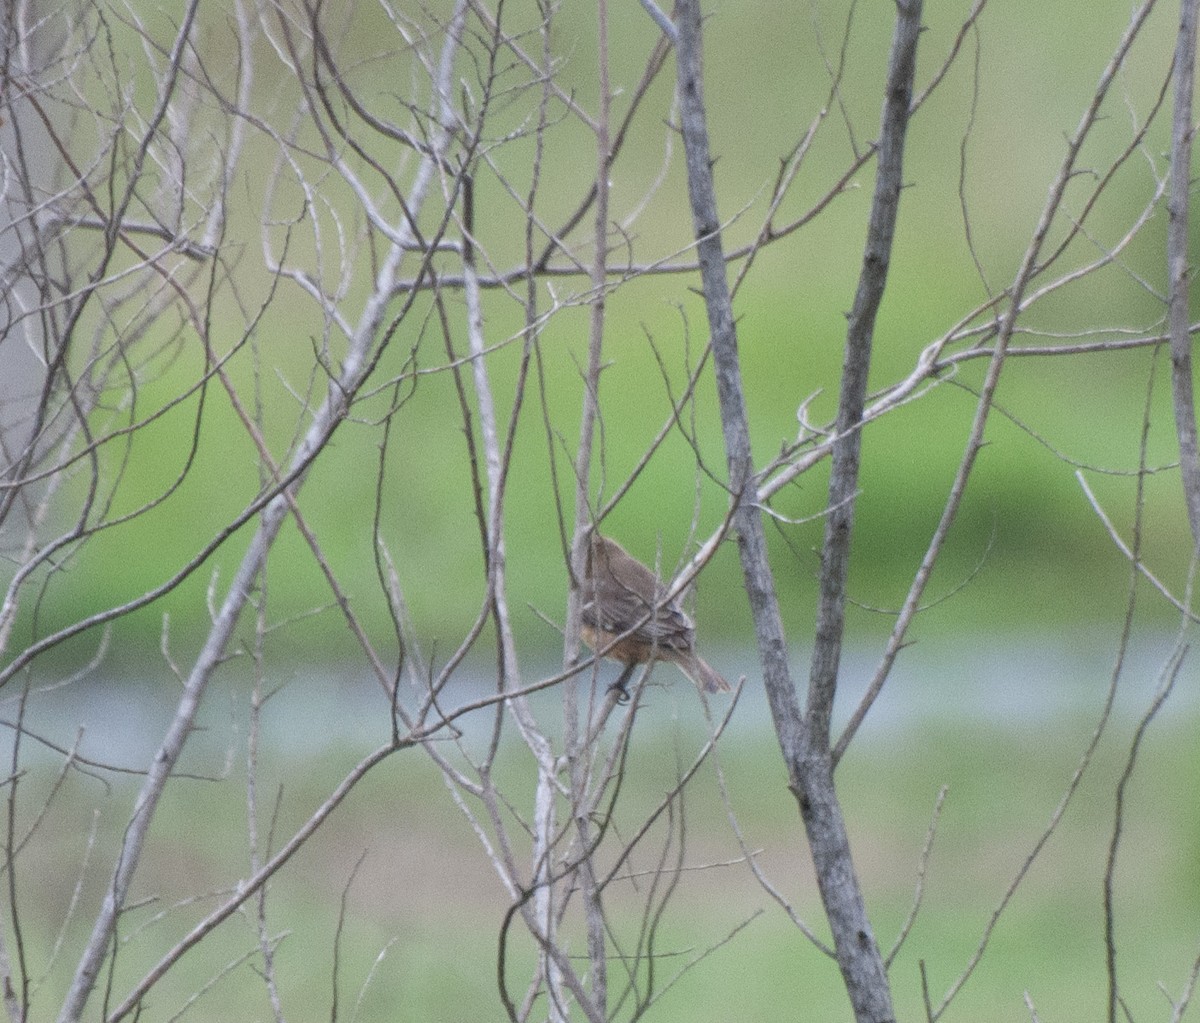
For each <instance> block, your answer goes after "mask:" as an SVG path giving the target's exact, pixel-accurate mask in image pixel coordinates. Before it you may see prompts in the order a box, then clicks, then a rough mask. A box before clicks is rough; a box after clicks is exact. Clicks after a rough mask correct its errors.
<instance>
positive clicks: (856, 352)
mask: <svg viewBox="0 0 1200 1023" xmlns="http://www.w3.org/2000/svg"><path fill="white" fill-rule="evenodd" d="M896 9H897V18H896V28H895V33H894V35H893V36H892V50H891V57H890V59H889V62H888V78H887V92H886V96H885V99H884V106H883V125H882V130H881V133H880V139H879V167H878V171H877V172H876V175H875V195H874V199H873V200H872V202H871V216H870V221H869V223H868V225H867V242H866V249H865V251H864V253H863V265H862V271H861V272H860V274H859V278H858V290H857V291H856V293H855V295H854V306H853V308H852V310H851V312H850V322H849V327H848V329H847V331H846V351H845V355H844V358H843V362H842V391H841V397H840V399H839V401H838V414H837V426H836V436H837V440H836V442H835V443H834V446H833V457H832V464H831V467H830V472H829V504H828V509H829V510H828V517H827V518H826V520H825V542H824V543H823V545H822V547H821V583H820V603H819V605H818V608H817V629H816V638H815V640H814V643H813V655H812V666H811V669H810V672H809V679H808V705H807V708H806V709H807V715H808V726H809V735H810V737H811V738H812V740H813V742H815V743H817V744H819V745H820V747H821V748H822V749H828V747H829V721H830V715H831V714H832V712H833V697H834V694H835V693H836V692H837V680H838V666H839V663H840V661H841V653H842V634H843V632H844V629H845V623H846V577H847V576H848V574H849V571H850V539H851V535H852V533H853V530H854V507H855V503H856V496H857V491H858V475H859V464H860V451H861V448H862V431H861V429H860V427H861V425H862V415H863V405H864V403H865V402H866V396H867V377H868V374H869V373H870V369H871V342H872V339H873V337H874V333H875V317H876V314H877V313H878V311H879V303H880V301H881V300H882V299H883V291H884V288H885V286H886V285H887V274H888V266H889V264H890V262H891V255H892V239H893V237H894V235H895V230H896V215H897V213H898V211H899V208H900V189H901V187H902V186H903V184H904V180H903V174H904V138H905V134H906V132H907V128H908V112H909V105H910V104H911V103H912V90H913V75H914V73H915V70H916V63H917V38H918V36H919V35H920V32H921V0H901V2H899V3H897V5H896Z"/></svg>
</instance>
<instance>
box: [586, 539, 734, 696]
mask: <svg viewBox="0 0 1200 1023" xmlns="http://www.w3.org/2000/svg"><path fill="white" fill-rule="evenodd" d="M667 593H668V591H667V588H666V587H665V586H663V584H662V583H661V582H660V581H659V579H658V578H657V576H655V574H654V573H653V572H651V571H650V569H648V568H647V567H646V566H645V565H643V564H642V563H641V562H640V561H638V560H637V559H636V558H634V557H632V556H631V555H630V554H628V553H627V552H626V551H625V549H624V548H623V547H622V546H621V545H620V544H619V543H617V542H616V541H615V540H609V539H608V538H607V537H603V536H601V535H600V534H599V533H593V534H592V539H591V542H590V544H589V547H588V556H587V564H586V565H585V567H584V575H583V609H582V623H581V624H582V629H581V633H582V636H583V641H584V642H585V643H587V645H588V646H590V647H591V648H592V649H593V650H604V649H605V648H606V647H609V644H612V643H613V642H614V641H616V642H615V645H613V646H612V647H611V648H610V649H608V650H607V651H606V653H605V656H606V657H611V658H612V659H613V660H614V661H620V662H621V663H623V664H624V665H625V671H624V672H622V674H621V679H620V681H619V682H617V683H616V686H615V688H617V689H620V690H622V691H624V687H625V682H626V681H627V680H628V678H629V675H630V674H631V673H632V671H633V669H634V667H635V666H637V665H639V664H645V663H646V662H647V661H651V660H658V661H671V662H673V663H674V664H677V665H679V669H680V670H681V671H682V672H683V673H684V674H685V675H686V676H687V677H688V678H690V679H691V680H692V682H694V683H695V684H696V686H697V687H699V688H700V689H703V690H704V691H705V692H706V693H727V692H729V690H730V685H729V683H728V682H726V681H725V679H723V678H722V677H721V676H720V675H718V674H717V673H716V672H715V671H713V669H712V668H711V667H709V665H708V663H707V662H705V661H704V660H703V659H702V658H701V657H699V656H698V655H697V654H696V626H695V625H694V624H692V620H691V619H690V618H689V617H688V616H687V615H686V614H685V613H684V611H683V608H681V607H680V606H679V601H678V600H677V599H675V598H671V599H667ZM626 633H628V635H626Z"/></svg>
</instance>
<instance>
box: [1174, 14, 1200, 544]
mask: <svg viewBox="0 0 1200 1023" xmlns="http://www.w3.org/2000/svg"><path fill="white" fill-rule="evenodd" d="M1196 9H1197V0H1182V2H1181V4H1180V13H1179V38H1178V39H1177V41H1176V44H1175V115H1174V120H1173V122H1172V125H1171V193H1170V195H1169V196H1168V198H1167V218H1168V219H1167V271H1168V275H1169V278H1170V279H1169V281H1168V288H1169V297H1168V310H1167V315H1168V320H1169V324H1170V332H1171V390H1172V395H1173V398H1174V405H1175V432H1176V434H1177V435H1178V437H1179V470H1180V475H1181V476H1182V477H1183V497H1184V501H1185V503H1186V505H1187V513H1188V524H1189V525H1190V526H1191V528H1192V542H1193V543H1194V544H1197V545H1200V451H1197V444H1196V403H1195V398H1194V396H1193V393H1192V335H1191V330H1190V329H1189V328H1190V324H1189V323H1188V306H1189V302H1188V292H1189V289H1190V285H1191V282H1192V275H1191V268H1190V266H1189V263H1188V225H1189V216H1188V208H1189V199H1190V193H1191V189H1192V90H1193V88H1194V85H1195V82H1194V78H1195V70H1196Z"/></svg>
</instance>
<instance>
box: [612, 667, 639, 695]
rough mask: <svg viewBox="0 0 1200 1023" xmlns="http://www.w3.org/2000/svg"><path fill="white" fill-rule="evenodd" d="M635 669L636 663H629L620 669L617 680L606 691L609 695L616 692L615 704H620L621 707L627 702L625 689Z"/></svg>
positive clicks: (627, 691) (627, 693) (626, 690)
mask: <svg viewBox="0 0 1200 1023" xmlns="http://www.w3.org/2000/svg"><path fill="white" fill-rule="evenodd" d="M636 667H637V663H636V662H634V661H630V662H629V663H628V664H627V665H625V667H624V668H623V669H621V674H620V675H618V676H617V680H616V681H615V682H614V683H613V684H612V685H611V686H609V687H608V691H609V692H610V693H611V692H614V691H615V692H616V694H617V703H619V704H621V706H624V705H625V704H627V703H628V702H629V690H628V689H626V688H625V687H626V686H627V685H628V684H629V679H630V678H631V677H632V675H633V671H634V669H635V668H636Z"/></svg>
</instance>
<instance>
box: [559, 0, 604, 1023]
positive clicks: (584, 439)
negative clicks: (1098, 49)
mask: <svg viewBox="0 0 1200 1023" xmlns="http://www.w3.org/2000/svg"><path fill="white" fill-rule="evenodd" d="M596 21H597V25H596V29H597V33H596V34H597V42H596V48H597V53H596V60H597V80H598V85H599V92H600V95H599V103H598V109H597V112H596V124H595V133H596V211H595V228H594V235H593V238H594V246H595V253H594V257H593V261H592V267H591V284H592V304H591V310H590V312H591V317H590V322H589V329H588V362H587V376H586V379H585V380H584V387H583V392H584V393H583V412H582V415H581V419H580V425H579V450H578V452H577V454H576V458H575V528H574V535H573V537H572V544H571V577H572V578H571V586H570V593H569V596H568V602H567V635H566V651H565V652H566V659H567V662H568V663H574V662H575V661H576V660H577V659H578V654H579V608H580V604H581V602H582V601H581V598H582V592H581V589H580V586H579V580H580V579H582V577H583V565H584V558H585V554H586V551H587V545H588V536H589V531H590V527H591V525H592V522H591V519H592V512H591V507H592V504H591V486H590V481H591V473H592V462H593V441H594V439H595V431H596V422H597V418H598V415H599V391H600V370H601V361H600V360H601V353H602V351H603V348H604V323H605V296H606V289H607V286H608V281H607V278H608V201H609V185H608V176H609V164H610V152H609V149H610V145H609V117H610V108H611V92H610V89H611V86H610V82H609V68H608V4H607V2H606V0H599V2H598V3H597V5H596ZM583 684H584V681H583V679H581V678H580V676H579V675H577V674H576V675H573V676H571V677H570V678H569V679H567V681H566V682H565V684H564V687H563V713H564V717H565V720H564V731H563V743H564V747H565V750H564V751H565V754H566V757H567V763H568V765H569V769H570V772H571V778H570V790H571V813H572V815H573V816H574V818H575V821H574V824H575V828H576V831H577V833H578V838H579V845H580V848H581V849H582V850H584V855H583V857H582V859H581V862H580V867H579V877H578V878H577V879H576V880H577V883H578V884H579V885H580V886H581V893H580V895H581V900H582V903H583V912H584V917H585V926H586V928H587V946H588V965H589V969H590V977H591V992H590V993H591V998H592V1005H591V1007H590V1009H589V1010H588V1011H589V1012H590V1013H594V1014H595V1015H597V1016H599V1017H601V1018H604V1017H605V1016H606V1015H607V1002H608V963H607V957H606V954H605V937H604V907H603V905H602V903H601V894H600V887H599V885H598V884H597V881H596V877H595V873H594V871H593V870H592V862H591V857H590V853H589V852H588V850H591V849H592V847H593V846H594V844H595V843H594V841H593V839H592V834H591V830H592V825H591V821H590V820H589V819H588V817H587V813H586V809H585V808H586V806H587V790H588V780H589V777H590V774H591V769H590V762H589V751H588V748H587V732H588V729H587V728H586V727H583V726H582V724H581V721H580V714H581V711H580V688H581V686H582V685H583Z"/></svg>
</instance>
